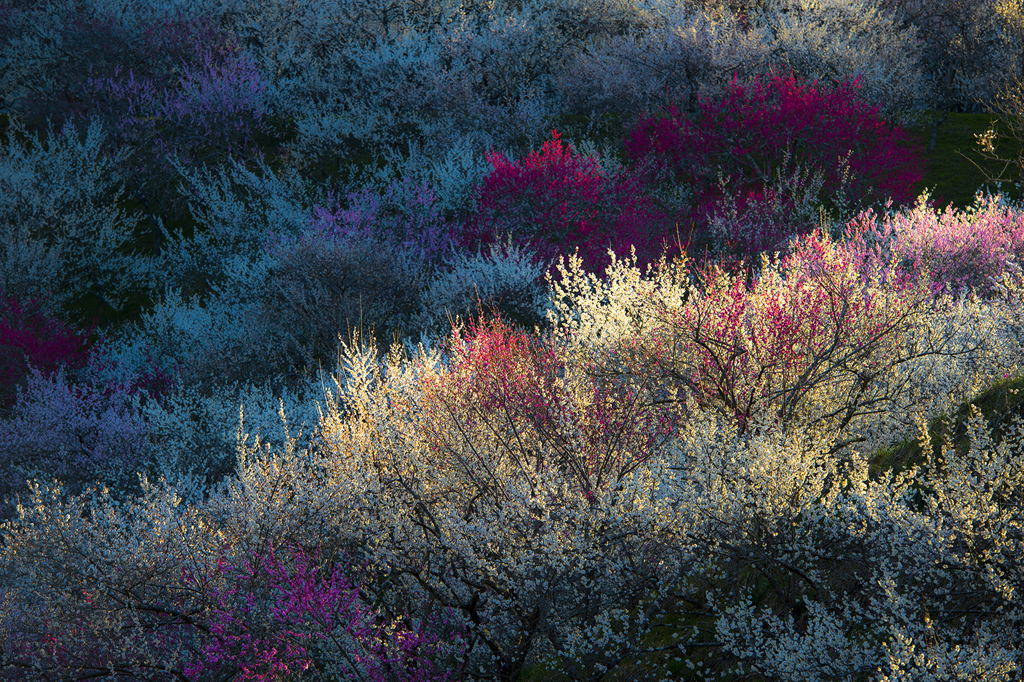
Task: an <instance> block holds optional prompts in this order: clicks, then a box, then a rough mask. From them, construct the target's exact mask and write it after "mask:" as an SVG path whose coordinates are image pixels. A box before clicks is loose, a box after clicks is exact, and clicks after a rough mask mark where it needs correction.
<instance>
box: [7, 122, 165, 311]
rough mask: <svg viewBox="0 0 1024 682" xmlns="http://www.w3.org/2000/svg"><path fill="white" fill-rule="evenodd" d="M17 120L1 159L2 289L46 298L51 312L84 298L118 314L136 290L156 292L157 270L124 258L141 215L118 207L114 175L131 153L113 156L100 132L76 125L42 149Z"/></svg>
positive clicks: (93, 125) (53, 136)
mask: <svg viewBox="0 0 1024 682" xmlns="http://www.w3.org/2000/svg"><path fill="white" fill-rule="evenodd" d="M17 132H21V133H24V131H23V130H22V129H20V128H19V127H18V125H17V123H16V122H15V125H14V126H12V129H11V130H10V131H9V133H8V143H7V145H6V148H5V149H4V151H3V153H2V155H0V263H2V271H0V285H2V286H3V289H4V290H5V291H6V292H7V294H8V295H16V296H19V297H24V299H25V300H27V299H28V298H38V299H39V300H46V299H49V303H48V305H49V306H51V308H52V309H53V310H57V309H60V307H61V306H62V305H64V304H66V303H68V302H69V301H74V300H77V299H79V298H81V297H82V296H85V295H87V294H93V295H97V296H99V297H100V299H101V300H102V301H103V303H104V304H106V305H110V306H111V307H114V308H117V307H119V306H120V305H121V304H122V302H123V298H124V296H125V294H126V293H127V292H128V291H129V290H131V289H133V288H140V287H141V288H143V289H147V288H149V287H151V286H152V284H153V282H152V279H151V278H152V276H153V264H152V261H151V260H150V259H148V258H145V257H141V256H137V255H127V254H124V253H123V252H122V249H123V247H125V246H126V245H128V244H129V243H130V240H131V237H132V230H133V229H134V228H135V226H136V224H137V223H138V220H139V218H138V216H137V215H132V214H128V213H126V212H125V211H123V210H122V209H120V208H119V207H118V205H117V202H118V199H119V198H120V195H121V185H122V183H121V182H120V181H119V180H118V178H117V176H116V175H115V172H114V169H115V168H116V165H117V163H118V160H119V159H123V158H124V157H125V156H126V155H127V154H129V153H130V151H129V150H120V151H119V152H118V153H117V155H115V156H114V157H110V156H108V155H107V153H106V152H105V151H104V149H103V142H104V135H103V131H102V129H101V126H100V125H99V123H98V122H97V121H96V120H93V121H92V122H91V124H90V125H89V127H88V129H87V130H86V132H85V135H84V137H83V136H82V135H80V134H79V132H78V131H77V130H76V129H75V128H74V127H73V126H65V127H64V128H63V129H62V130H61V131H59V132H55V131H54V130H53V129H52V128H51V129H50V131H49V135H48V140H47V141H46V142H45V143H44V142H43V141H42V140H41V138H40V137H36V136H31V135H30V136H29V142H28V146H27V147H26V146H23V145H22V144H20V143H18V142H16V141H15V139H14V135H15V133H17Z"/></svg>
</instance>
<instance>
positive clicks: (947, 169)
mask: <svg viewBox="0 0 1024 682" xmlns="http://www.w3.org/2000/svg"><path fill="white" fill-rule="evenodd" d="M997 120H998V116H996V115H995V114H957V113H950V114H949V115H948V117H947V118H946V120H945V121H943V122H942V123H940V124H939V128H938V135H937V136H936V141H935V149H934V151H933V152H932V153H930V154H927V159H928V168H927V170H926V172H925V176H924V187H925V188H928V189H929V190H931V191H932V199H933V201H934V202H935V205H936V206H939V207H946V206H948V205H950V204H952V205H953V207H954V208H965V207H967V206H969V205H971V204H973V203H974V197H975V194H977V192H978V190H979V189H981V188H983V187H986V186H988V182H987V180H986V173H987V174H988V175H989V176H998V175H999V174H1000V173H1001V172H1002V170H1003V164H1000V163H998V162H994V161H991V160H989V159H985V158H984V157H983V156H982V155H981V154H980V152H979V149H978V144H977V141H976V138H975V135H980V134H982V133H984V132H985V131H986V130H988V128H989V126H991V125H992V123H993V122H996V121H997ZM911 130H912V132H913V133H914V134H915V135H916V136H917V137H918V139H919V140H920V141H921V143H922V144H924V145H925V149H926V150H927V145H928V142H929V140H930V138H931V119H930V117H928V116H926V117H925V118H924V121H923V122H922V123H920V124H918V125H916V126H914V127H912V128H911ZM998 151H999V154H1000V155H1001V156H1002V157H1003V158H1011V157H1015V156H1016V154H1017V153H1018V152H1019V151H1020V143H1018V142H1017V141H1015V140H1010V139H1006V138H1001V139H1000V140H999V146H998ZM991 189H995V187H991ZM1002 189H1003V191H1004V192H1006V193H1007V194H1009V195H1010V196H1011V197H1012V198H1014V199H1020V198H1021V192H1020V190H1019V189H1017V188H1014V187H1008V186H1005V185H1004V186H1003V188H1002Z"/></svg>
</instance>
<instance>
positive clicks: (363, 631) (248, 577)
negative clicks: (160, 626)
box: [185, 543, 455, 682]
mask: <svg viewBox="0 0 1024 682" xmlns="http://www.w3.org/2000/svg"><path fill="white" fill-rule="evenodd" d="M348 569H349V567H348V566H347V565H346V564H345V562H344V561H338V562H336V563H335V564H334V566H333V568H332V566H331V563H330V562H325V561H322V560H318V559H317V557H316V555H315V554H314V555H313V556H310V555H307V554H306V552H305V551H304V550H302V549H301V548H295V549H293V550H288V551H286V552H285V553H284V556H283V557H282V558H278V555H277V553H276V552H275V549H274V546H273V544H272V543H268V545H267V548H266V551H265V552H262V553H259V554H254V555H253V556H252V557H251V558H247V559H243V560H242V561H241V562H240V563H238V564H237V565H232V564H231V563H229V562H228V561H226V560H224V559H221V560H220V561H218V563H217V566H216V572H215V573H216V575H214V576H213V578H214V580H218V581H219V580H223V581H224V582H225V583H226V587H225V588H224V589H216V588H209V589H210V598H211V600H212V605H211V608H210V618H209V625H208V631H207V637H206V640H207V642H206V644H205V645H204V646H203V647H202V648H201V650H200V651H199V654H198V656H197V657H196V659H195V660H194V661H193V662H192V663H190V664H189V665H187V666H186V667H185V674H186V675H188V676H189V678H191V679H194V680H201V679H208V678H210V679H216V678H217V677H218V676H220V675H221V674H222V673H223V671H225V670H232V669H234V670H237V671H239V672H238V673H237V675H238V676H237V677H235V678H234V679H238V680H240V681H244V682H275V681H276V680H279V679H281V677H282V676H285V675H290V674H300V673H302V672H304V671H310V672H314V673H319V674H324V673H326V672H328V670H318V667H322V666H328V667H329V669H330V672H334V673H336V674H340V676H339V677H337V678H336V679H349V680H369V681H370V682H449V681H450V680H453V679H455V678H454V677H452V675H451V674H450V673H449V672H446V671H445V670H443V668H442V667H440V666H439V665H438V664H437V663H435V661H433V660H432V658H431V657H432V654H434V653H435V650H436V649H437V645H438V643H439V641H440V635H439V634H438V632H439V631H443V630H446V629H448V628H446V627H445V622H444V618H443V617H438V616H434V617H431V618H429V619H425V620H423V621H421V622H420V624H419V625H418V626H414V625H413V624H412V623H413V619H412V618H411V617H400V618H398V619H396V620H395V621H394V622H388V620H387V619H385V618H383V617H382V616H381V615H380V614H379V613H377V611H375V610H374V609H373V608H372V607H370V606H369V605H368V604H366V602H365V599H364V597H363V595H362V594H361V592H360V589H359V587H358V586H357V585H354V584H353V583H352V582H351V581H350V580H349V578H348V577H347V571H348ZM186 582H187V583H189V584H191V585H193V586H194V587H195V588H198V589H204V588H206V586H207V585H208V584H209V583H200V581H198V580H197V579H196V578H195V577H194V576H190V575H186ZM447 644H449V645H451V644H452V642H450V641H449V642H448V643H447ZM326 653H331V654H333V659H334V660H324V659H323V655H324V654H326Z"/></svg>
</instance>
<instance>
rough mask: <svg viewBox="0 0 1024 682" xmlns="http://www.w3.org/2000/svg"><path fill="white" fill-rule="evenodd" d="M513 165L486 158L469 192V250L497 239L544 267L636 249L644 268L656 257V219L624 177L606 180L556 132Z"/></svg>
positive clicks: (599, 261) (659, 230) (596, 261)
mask: <svg viewBox="0 0 1024 682" xmlns="http://www.w3.org/2000/svg"><path fill="white" fill-rule="evenodd" d="M551 134H552V139H551V140H549V141H547V142H545V143H544V144H543V146H542V147H541V149H540V150H539V151H533V152H531V153H530V154H529V155H528V156H527V157H526V158H524V159H523V160H521V161H520V162H512V161H510V160H509V159H508V158H506V157H505V155H503V154H500V153H492V154H491V155H489V156H488V159H489V160H490V162H491V165H492V167H493V170H492V172H491V173H490V174H489V175H488V176H487V177H486V178H484V180H483V182H482V183H481V185H480V187H479V188H478V190H477V193H478V196H477V206H478V212H477V214H476V215H474V216H472V217H471V220H470V224H469V227H468V230H467V236H468V237H469V242H470V245H474V246H475V245H477V244H480V243H483V244H487V243H493V242H494V241H495V240H500V239H501V238H502V236H503V234H505V233H507V234H510V235H511V237H512V239H513V240H514V241H516V242H522V243H525V245H527V246H528V247H529V248H531V249H533V250H535V251H536V252H537V253H538V256H539V257H540V258H541V259H542V260H543V261H547V260H550V259H551V258H553V257H554V256H556V255H558V254H560V253H566V252H571V251H572V250H573V249H579V250H580V253H581V257H582V258H583V259H584V260H585V261H586V262H587V263H588V264H592V267H595V268H599V267H600V266H601V265H603V264H604V262H605V260H606V257H607V250H608V249H609V248H611V249H612V250H613V251H615V252H616V253H619V254H626V253H629V251H630V249H631V248H632V247H636V249H637V250H638V252H639V253H640V257H641V258H642V260H644V262H649V261H652V260H654V259H655V258H657V256H658V255H660V252H661V247H662V246H663V245H662V243H661V241H662V240H663V239H664V237H665V235H664V234H663V232H664V222H665V221H664V218H663V216H661V215H659V214H658V213H657V212H656V210H655V208H654V206H653V205H652V204H651V203H650V202H649V201H647V200H646V199H645V198H644V196H643V194H642V193H641V190H640V186H639V183H637V181H636V179H635V178H634V177H632V176H631V175H629V174H628V173H621V174H617V175H615V176H609V175H608V174H606V173H605V171H604V170H603V169H602V167H601V164H600V163H599V162H598V160H597V159H595V158H592V157H587V156H582V155H580V154H578V153H576V152H575V151H574V149H573V147H572V145H567V144H564V143H563V142H562V140H561V136H560V135H559V133H558V132H557V131H554V130H553V131H551Z"/></svg>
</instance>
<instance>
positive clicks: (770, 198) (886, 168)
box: [625, 72, 924, 255]
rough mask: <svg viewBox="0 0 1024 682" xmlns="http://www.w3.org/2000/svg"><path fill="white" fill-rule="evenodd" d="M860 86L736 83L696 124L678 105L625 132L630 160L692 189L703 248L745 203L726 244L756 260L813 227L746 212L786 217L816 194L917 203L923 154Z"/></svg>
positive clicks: (693, 220)
mask: <svg viewBox="0 0 1024 682" xmlns="http://www.w3.org/2000/svg"><path fill="white" fill-rule="evenodd" d="M857 88H858V85H857V82H856V81H854V82H852V83H845V84H843V85H840V86H838V87H836V88H830V87H826V86H822V85H819V84H818V83H816V82H815V83H800V82H798V81H797V79H796V77H795V76H794V75H793V74H792V73H790V74H783V73H775V72H773V73H769V74H768V76H767V78H765V79H756V80H755V81H754V83H753V84H752V85H750V86H744V85H742V84H740V83H739V82H738V80H736V79H734V80H733V82H732V84H731V85H730V88H729V90H728V92H727V93H726V94H725V95H724V96H723V97H722V98H720V99H717V100H713V101H703V102H701V103H700V110H699V113H698V114H697V115H696V117H694V118H692V119H691V118H689V117H687V115H686V114H685V113H684V112H683V111H682V110H680V109H677V108H675V107H670V108H668V109H667V110H666V111H662V112H656V113H648V114H645V115H643V116H641V117H640V118H639V119H638V121H637V122H636V124H635V125H634V126H633V128H632V130H630V131H629V133H628V134H627V137H626V140H625V151H626V156H627V158H628V159H630V160H631V162H632V163H633V164H634V168H635V169H636V172H638V173H639V174H640V175H641V177H643V179H644V181H645V182H646V183H647V184H648V185H650V186H656V185H663V184H666V183H669V184H671V183H686V184H689V185H690V186H691V187H692V188H693V190H694V203H693V206H692V207H691V210H690V216H689V217H688V218H689V220H688V221H687V222H689V223H690V224H691V225H693V227H694V234H693V235H692V236H693V237H694V238H695V240H696V241H697V242H698V243H700V242H701V241H712V242H713V241H715V239H714V237H713V235H709V234H707V232H708V230H709V224H711V223H714V222H715V221H716V220H717V221H719V222H721V221H722V218H723V210H722V207H723V205H725V206H728V205H729V204H732V205H733V206H737V207H738V209H739V215H738V218H735V217H734V218H732V219H729V220H726V222H728V223H729V226H727V228H726V234H725V235H724V237H725V240H726V242H727V243H728V247H730V250H732V251H733V252H739V253H741V254H743V255H753V254H755V253H757V252H759V251H762V250H765V249H770V248H772V247H775V246H778V245H779V244H780V243H781V242H782V241H783V240H785V239H786V238H788V237H791V236H793V235H794V234H801V233H807V232H809V231H810V230H811V229H812V228H813V227H814V224H813V220H808V219H804V220H797V221H795V222H796V223H797V224H795V225H792V224H791V225H788V226H779V225H776V223H778V222H779V221H772V220H766V219H764V218H763V217H760V218H755V219H753V220H744V219H743V218H744V214H745V213H746V212H748V211H747V209H748V205H751V206H753V211H752V212H753V213H755V214H756V213H757V212H758V211H761V209H762V208H763V207H764V206H774V207H775V208H774V209H773V210H772V211H771V213H773V214H774V213H780V215H781V214H785V213H787V212H791V211H793V210H795V209H796V208H797V207H798V205H799V204H801V203H804V202H805V199H806V195H807V190H808V188H811V189H812V190H813V194H814V198H815V199H816V200H817V203H818V205H819V206H829V205H831V207H833V208H842V207H843V206H844V205H845V204H846V203H847V202H850V201H852V202H853V203H854V204H857V205H862V206H863V205H867V204H871V203H879V202H884V201H885V200H886V199H888V198H891V199H893V201H895V202H897V203H908V202H910V201H912V200H913V199H914V197H915V194H916V191H917V188H918V187H919V186H920V183H921V180H922V178H923V173H924V164H923V160H922V157H921V154H920V152H919V151H918V150H917V149H916V148H914V147H913V146H912V145H911V144H910V138H909V136H908V134H907V132H906V130H904V129H903V128H901V127H898V126H893V125H890V124H888V123H886V122H885V121H883V120H881V118H880V117H879V116H878V112H877V107H871V106H869V105H868V104H866V103H864V102H863V101H862V100H860V99H859V98H858V97H857ZM794 179H795V180H794ZM780 191H781V193H780ZM776 209H777V210H776ZM726 212H727V211H726ZM762 212H763V211H762ZM812 213H813V212H812ZM785 222H786V221H782V223H783V225H785ZM766 224H771V225H774V227H772V228H771V229H765V225H766ZM721 228H722V226H721V225H719V226H718V231H721ZM751 232H753V234H751ZM786 232H788V234H786Z"/></svg>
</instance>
